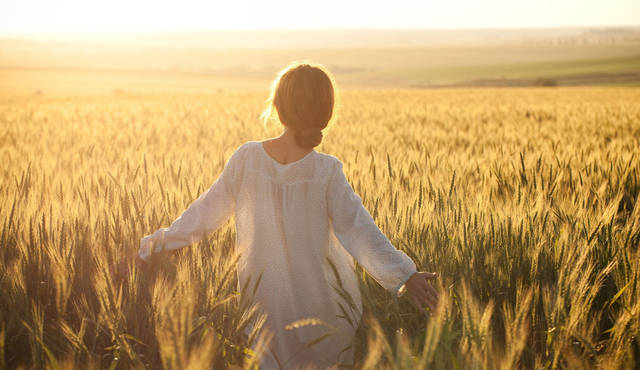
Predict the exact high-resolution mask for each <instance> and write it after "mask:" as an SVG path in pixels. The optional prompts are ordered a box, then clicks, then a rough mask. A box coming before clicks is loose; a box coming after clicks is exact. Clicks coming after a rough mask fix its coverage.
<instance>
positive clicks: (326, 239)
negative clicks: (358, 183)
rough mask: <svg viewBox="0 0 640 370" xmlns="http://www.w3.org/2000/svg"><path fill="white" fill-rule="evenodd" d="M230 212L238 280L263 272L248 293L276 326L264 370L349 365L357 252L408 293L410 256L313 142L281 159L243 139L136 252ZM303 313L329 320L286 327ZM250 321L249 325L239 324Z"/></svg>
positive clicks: (207, 227) (382, 279)
mask: <svg viewBox="0 0 640 370" xmlns="http://www.w3.org/2000/svg"><path fill="white" fill-rule="evenodd" d="M234 212H235V221H236V224H235V226H236V248H237V250H238V252H240V258H239V261H238V266H237V271H238V289H239V290H240V287H242V286H244V284H245V282H246V281H247V279H248V278H249V277H251V280H250V282H251V284H250V285H249V286H251V287H252V288H253V284H254V282H255V281H256V279H257V277H258V275H259V274H260V273H262V277H261V280H260V283H259V284H258V288H257V290H256V292H255V296H252V300H253V301H252V302H256V303H257V304H258V306H259V307H260V308H261V309H262V310H263V311H261V312H264V313H266V314H267V318H266V321H265V323H264V325H263V330H268V331H267V332H269V333H272V334H273V337H272V339H271V341H270V342H269V343H270V345H269V347H268V351H266V352H265V353H264V355H263V356H262V357H261V359H260V361H261V362H260V368H261V370H271V369H295V368H298V367H302V366H303V365H305V364H307V363H310V364H313V365H315V366H317V367H319V368H322V369H325V368H328V367H331V366H333V365H335V364H336V363H342V364H348V365H351V364H352V363H353V347H350V346H351V344H352V341H353V338H354V334H355V331H356V329H357V326H358V324H359V322H360V318H361V315H362V302H361V298H360V291H359V289H358V281H357V275H356V273H355V271H354V260H353V259H354V258H355V259H356V260H357V261H358V263H360V264H361V265H362V266H363V267H364V268H365V270H366V271H367V272H368V273H369V274H370V275H371V276H372V277H373V278H374V279H375V280H376V281H377V282H378V283H380V285H382V286H383V287H384V288H385V289H386V290H388V291H389V292H390V293H392V294H393V295H394V296H395V297H399V296H401V295H402V294H403V293H404V291H405V287H404V283H405V282H406V281H407V279H408V278H409V277H410V276H411V275H412V274H413V273H415V272H416V265H415V263H414V262H413V261H412V260H411V258H409V257H408V256H407V255H406V254H405V253H404V252H402V251H400V250H398V249H396V248H395V247H394V246H393V245H391V243H390V242H389V240H388V239H387V237H386V236H385V235H384V234H383V233H382V232H381V231H380V229H379V228H378V227H377V226H376V224H375V223H374V220H373V218H372V217H371V215H370V213H369V212H368V211H367V210H366V208H365V207H364V206H363V204H362V200H361V198H360V197H359V196H358V195H357V194H356V193H355V192H354V191H353V188H352V187H351V185H350V184H349V182H348V181H347V178H346V176H345V174H344V172H343V170H342V162H340V160H339V159H338V158H336V157H334V156H332V155H328V154H324V153H320V152H316V151H315V150H312V151H311V152H309V153H308V154H307V155H306V156H305V157H303V158H301V159H299V160H297V161H295V162H291V163H288V164H281V163H280V162H277V161H276V160H275V159H273V158H272V157H271V156H269V155H268V154H267V152H266V151H265V150H264V147H263V146H262V143H261V142H260V141H249V142H247V143H245V144H243V145H241V146H240V147H238V148H237V149H236V151H235V152H234V153H233V155H232V156H231V158H230V159H229V160H228V161H227V162H226V164H225V167H224V169H223V171H222V174H221V175H220V177H219V178H218V179H217V180H216V181H215V183H214V184H213V185H212V186H211V187H210V188H209V189H208V190H207V191H205V192H204V193H203V194H202V195H200V197H198V199H196V200H195V201H194V202H193V203H192V204H191V205H190V206H189V208H188V209H187V210H185V211H184V212H183V213H182V215H181V216H180V217H178V218H177V219H176V220H175V221H174V222H173V223H172V224H171V226H169V227H168V228H161V229H158V230H157V231H156V232H154V233H153V234H151V235H148V236H145V237H144V238H143V239H142V240H141V241H140V250H139V252H138V253H139V255H140V257H141V258H143V259H147V258H148V257H149V255H150V254H151V253H152V250H153V251H158V250H160V249H162V248H164V249H166V250H169V249H176V248H181V247H184V246H187V245H189V244H192V243H194V242H196V241H198V240H200V239H201V238H202V237H204V236H205V235H206V234H207V233H210V232H212V231H214V230H216V229H217V228H218V227H220V226H221V225H222V224H223V223H224V222H225V221H226V220H227V219H228V218H229V217H230V216H231V215H232V214H234ZM328 260H331V261H333V263H334V265H335V271H336V272H337V273H338V275H340V282H338V280H337V279H336V273H335V272H334V270H333V268H332V267H331V266H330V264H329V262H328ZM340 283H341V285H342V287H343V288H342V289H341V288H340ZM247 290H252V289H247ZM345 293H347V294H348V295H350V296H351V300H352V301H351V304H350V303H349V302H348V298H345V297H346V296H347V294H345ZM305 318H317V319H320V320H322V322H323V323H324V324H326V325H324V324H320V325H318V324H317V322H316V325H306V326H299V327H297V328H291V327H289V329H286V328H285V326H286V325H288V324H290V323H292V322H295V321H297V320H301V319H305ZM266 328H268V329H266ZM250 330H251V327H250V326H249V327H247V329H246V331H245V333H246V334H249V332H250ZM323 335H324V339H321V340H319V341H315V344H313V342H314V339H318V338H320V337H321V336H323ZM305 343H307V344H313V345H310V346H305Z"/></svg>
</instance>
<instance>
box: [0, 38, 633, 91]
mask: <svg viewBox="0 0 640 370" xmlns="http://www.w3.org/2000/svg"><path fill="white" fill-rule="evenodd" d="M556 33H557V32H556ZM505 34H506V36H504V37H505V38H506V37H507V36H509V33H508V32H507V31H505ZM394 35H395V36H394ZM420 35H421V34H418V35H416V37H418V36H420ZM491 35H492V37H494V38H497V40H500V38H499V34H498V33H495V32H494V33H491ZM545 35H546V34H545ZM553 35H554V34H553V33H552V34H551V35H547V36H545V38H533V36H531V37H526V33H523V32H522V31H521V32H520V33H517V37H518V38H516V36H514V35H511V36H509V37H510V38H509V39H508V41H502V42H500V41H496V40H493V41H492V40H483V39H482V38H480V37H479V36H478V35H475V34H474V33H469V34H468V35H466V38H463V36H464V34H456V37H457V39H452V38H451V37H452V36H451V35H449V38H446V37H444V36H443V41H442V42H441V43H437V42H436V40H437V39H438V38H437V36H438V35H437V34H435V35H431V36H429V37H430V38H427V39H425V40H426V41H425V40H422V41H423V42H422V43H421V42H420V41H421V40H420V39H416V40H413V39H410V38H409V36H411V35H407V34H403V33H397V34H396V33H390V32H387V33H384V34H381V40H382V41H379V43H378V44H376V43H375V41H371V40H368V41H366V42H365V40H364V38H363V35H362V34H358V37H356V38H354V42H355V41H357V42H361V43H362V44H361V45H360V46H357V45H356V46H353V47H347V46H345V45H347V44H345V43H346V41H344V42H342V44H341V43H340V42H338V41H335V40H338V39H339V37H338V36H339V35H337V34H333V36H332V37H334V38H335V40H334V41H335V42H334V44H336V45H343V47H332V46H331V45H332V44H331V40H333V39H330V38H328V36H326V35H325V36H324V41H323V42H315V43H314V42H313V41H312V40H306V39H300V40H297V41H295V40H294V41H295V42H294V41H291V40H288V41H287V40H283V41H282V42H281V43H275V42H274V41H273V40H271V43H267V42H266V41H267V40H266V39H265V43H264V44H265V45H270V48H259V46H261V45H259V44H258V42H257V41H254V42H253V44H251V47H228V48H222V47H220V44H221V43H222V42H223V41H222V39H219V38H218V39H212V40H211V42H210V43H207V42H206V40H207V39H206V38H204V39H202V38H203V36H202V37H200V38H198V37H197V36H189V37H187V36H188V35H187V36H184V35H183V36H181V37H183V38H179V37H178V36H175V35H174V36H173V38H171V37H168V36H167V37H166V38H163V39H161V40H158V39H145V38H141V39H135V38H134V39H132V40H126V39H120V40H119V41H117V42H116V41H113V40H112V41H109V42H108V41H104V40H103V41H99V40H94V41H87V40H67V41H56V42H54V41H33V40H31V41H29V40H15V39H4V40H2V39H0V76H1V77H2V78H0V90H10V91H14V92H21V93H30V92H33V91H42V92H43V93H45V94H46V93H54V92H61V91H69V92H71V91H77V90H76V89H75V85H76V84H77V85H78V87H79V88H80V89H82V90H84V91H93V92H98V93H105V92H108V91H111V90H131V91H139V92H149V91H154V90H155V89H160V90H166V91H171V90H179V91H194V92H203V91H204V92H207V91H208V92H211V91H217V89H220V88H230V89H236V88H252V89H266V88H267V87H268V83H269V81H270V80H271V79H273V78H274V77H275V75H276V73H277V71H278V70H280V69H281V68H283V67H284V66H285V65H286V64H288V63H289V62H291V61H293V60H297V59H311V60H314V61H317V62H320V63H322V64H324V65H325V66H327V67H328V68H329V69H330V70H331V71H332V72H333V73H334V75H335V76H336V79H337V81H338V83H339V84H340V85H341V86H343V87H386V88H388V87H394V88H395V87H397V88H400V87H442V86H530V85H538V84H541V83H543V82H546V83H547V84H553V85H559V86H563V85H567V86H573V85H616V84H626V85H634V84H638V83H640V36H638V35H640V31H628V32H626V33H622V35H623V36H619V35H618V34H617V33H614V34H613V35H612V36H607V35H608V34H606V33H605V34H604V36H603V35H602V34H600V33H595V35H596V36H597V37H596V36H594V35H592V33H585V34H578V36H573V37H569V38H568V36H561V35H556V36H555V37H551V36H553ZM245 36H246V35H245ZM307 36H309V37H310V35H307ZM321 36H322V35H320V36H318V37H320V38H322V37H321ZM383 36H384V37H383ZM605 36H606V37H605ZM184 37H187V38H184ZM247 37H248V36H247ZM354 37H355V36H354ZM394 37H395V38H394ZM420 37H426V36H424V35H422V36H420ZM229 38H231V37H230V36H229ZM263 38H264V36H263ZM460 38H462V40H463V41H461V40H460ZM469 38H471V39H472V40H474V41H473V42H471V41H468V39H469ZM303 41H308V42H303ZM413 41H415V42H413ZM427 41H429V42H427ZM445 41H447V42H448V43H446V42H445ZM216 42H217V44H216ZM236 42H238V43H240V41H237V40H236ZM394 42H395V44H394ZM240 44H241V45H244V44H242V43H240ZM412 44H415V45H413V46H412ZM295 45H300V46H299V47H294V46H295ZM354 45H355V44H354Z"/></svg>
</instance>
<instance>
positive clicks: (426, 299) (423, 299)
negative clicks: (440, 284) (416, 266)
mask: <svg viewBox="0 0 640 370" xmlns="http://www.w3.org/2000/svg"><path fill="white" fill-rule="evenodd" d="M437 278H438V273H437V272H421V271H418V272H416V273H414V274H413V275H411V277H410V278H409V280H407V282H406V283H405V286H406V289H407V294H408V295H409V298H410V299H411V302H412V303H413V304H414V306H415V307H416V308H417V309H419V310H420V311H423V312H425V313H426V312H427V311H426V310H425V308H424V307H425V306H428V307H429V309H430V310H431V311H435V310H436V309H437V308H438V292H437V291H436V290H435V288H434V287H433V286H431V284H430V283H429V281H430V280H435V279H437Z"/></svg>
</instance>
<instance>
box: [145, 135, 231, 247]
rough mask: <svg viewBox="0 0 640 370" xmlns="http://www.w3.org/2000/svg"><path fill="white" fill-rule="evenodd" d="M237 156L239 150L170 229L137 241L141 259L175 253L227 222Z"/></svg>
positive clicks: (161, 229) (156, 232)
mask: <svg viewBox="0 0 640 370" xmlns="http://www.w3.org/2000/svg"><path fill="white" fill-rule="evenodd" d="M239 152H240V148H239V149H237V150H236V151H235V152H234V153H233V155H232V156H231V158H229V160H228V161H227V163H226V164H225V166H224V169H223V171H222V174H221V175H220V176H219V177H218V179H217V180H216V181H215V182H214V184H213V185H212V186H211V187H210V188H209V189H207V190H206V191H205V192H203V193H202V194H201V195H200V196H199V197H198V198H197V199H196V200H195V201H194V202H193V203H192V204H191V205H190V206H189V207H188V208H187V209H186V210H185V211H184V212H183V213H182V214H181V215H180V217H178V218H177V219H176V220H175V221H173V223H172V224H171V226H169V227H166V228H160V229H158V230H156V231H155V232H154V233H153V234H150V235H147V236H145V237H144V238H142V239H141V240H140V249H139V250H138V254H139V255H140V258H142V259H143V260H147V259H148V258H149V256H151V254H152V253H154V252H158V251H160V250H172V249H178V248H182V247H185V246H187V245H190V244H192V243H195V242H197V241H199V240H201V239H202V238H204V237H205V236H206V235H207V234H208V233H210V232H212V231H214V230H216V229H217V228H218V227H220V226H221V225H222V224H223V223H224V222H225V221H227V220H228V219H229V217H230V216H231V214H232V213H233V212H234V209H235V200H234V197H233V193H232V188H233V181H234V176H235V174H234V172H235V167H236V166H237V163H236V162H237V161H238V158H237V157H238V154H239Z"/></svg>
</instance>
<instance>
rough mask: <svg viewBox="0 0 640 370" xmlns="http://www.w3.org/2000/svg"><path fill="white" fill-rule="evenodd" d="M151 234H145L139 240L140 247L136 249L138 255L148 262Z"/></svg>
mask: <svg viewBox="0 0 640 370" xmlns="http://www.w3.org/2000/svg"><path fill="white" fill-rule="evenodd" d="M151 245H152V240H151V235H148V236H145V237H144V238H142V239H141V240H140V249H138V255H139V256H140V258H142V260H143V261H145V262H148V261H149V257H150V256H151Z"/></svg>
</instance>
